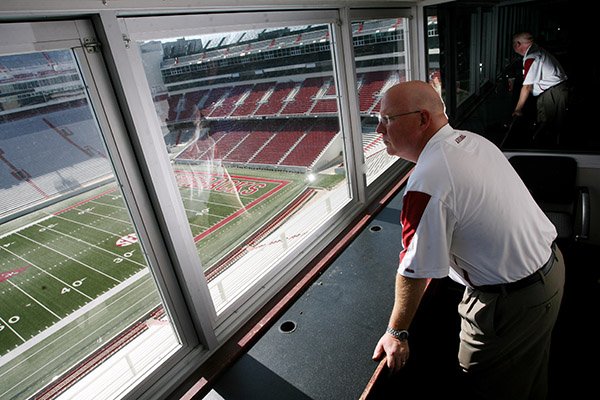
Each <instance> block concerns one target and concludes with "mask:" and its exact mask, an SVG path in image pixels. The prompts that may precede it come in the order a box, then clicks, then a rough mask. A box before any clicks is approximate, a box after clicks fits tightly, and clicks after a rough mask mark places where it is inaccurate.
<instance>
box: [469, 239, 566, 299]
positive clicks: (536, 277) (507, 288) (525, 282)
mask: <svg viewBox="0 0 600 400" xmlns="http://www.w3.org/2000/svg"><path fill="white" fill-rule="evenodd" d="M555 246H556V244H554V243H553V244H552V252H551V253H550V259H549V260H548V261H547V262H546V264H544V265H543V266H542V267H541V268H540V269H538V270H537V271H535V272H534V273H533V274H531V275H529V276H526V277H525V278H521V279H519V280H518V281H515V282H509V283H499V284H497V285H483V286H476V287H475V289H476V290H479V291H481V292H485V293H508V292H514V291H515V290H519V289H523V288H525V287H527V286H530V285H533V284H534V283H537V282H539V281H541V280H542V276H545V275H548V272H550V270H551V269H552V266H553V265H554V262H555V261H556V260H557V258H556V255H555V254H554V251H555Z"/></svg>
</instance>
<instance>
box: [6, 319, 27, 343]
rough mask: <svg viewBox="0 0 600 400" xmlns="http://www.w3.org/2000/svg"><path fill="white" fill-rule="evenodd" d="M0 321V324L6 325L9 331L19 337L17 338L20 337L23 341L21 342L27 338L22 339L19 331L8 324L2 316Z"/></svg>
mask: <svg viewBox="0 0 600 400" xmlns="http://www.w3.org/2000/svg"><path fill="white" fill-rule="evenodd" d="M0 322H2V325H4V326H5V327H7V328H8V329H10V330H11V331H13V333H14V334H15V335H17V336H18V337H19V339H21V340H22V341H23V343H25V342H26V341H27V340H25V339H23V336H21V335H19V333H18V332H17V331H15V330H14V329H13V328H12V326H10V324H9V323H7V322H6V321H5V320H3V319H2V317H0Z"/></svg>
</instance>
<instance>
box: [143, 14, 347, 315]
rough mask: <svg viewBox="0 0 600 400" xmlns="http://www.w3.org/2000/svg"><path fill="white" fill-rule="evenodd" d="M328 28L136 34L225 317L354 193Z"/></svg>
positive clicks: (188, 209)
mask: <svg viewBox="0 0 600 400" xmlns="http://www.w3.org/2000/svg"><path fill="white" fill-rule="evenodd" d="M330 37H331V34H330V30H329V27H328V26H327V25H308V26H288V27H281V28H269V29H260V30H248V31H239V32H225V33H221V34H210V35H199V36H196V37H187V38H183V37H176V38H163V39H161V40H156V41H149V42H140V43H139V46H140V50H141V56H142V59H143V62H144V68H145V71H146V75H147V77H148V81H149V83H150V87H151V91H152V94H153V96H154V102H155V105H156V111H157V115H158V116H159V121H160V124H161V128H162V133H163V135H164V143H165V147H166V149H167V151H168V154H169V157H170V160H171V164H172V168H173V172H174V174H175V176H176V179H177V182H178V185H179V188H180V191H181V197H182V200H183V206H184V207H185V210H186V212H187V216H188V221H189V224H190V227H191V229H192V232H193V235H194V241H195V242H196V246H197V249H198V253H199V256H200V259H201V262H202V268H203V271H204V273H205V276H206V277H207V280H208V281H209V288H210V291H211V295H212V298H213V301H214V304H215V308H216V310H217V313H221V312H223V311H224V310H225V309H227V307H228V306H229V305H230V304H231V303H232V302H233V301H234V300H235V299H237V298H239V296H241V295H242V294H243V293H245V292H246V291H247V290H248V289H250V288H251V287H252V286H253V285H254V284H255V283H257V282H258V281H259V280H260V279H261V278H262V277H264V276H265V275H266V274H268V273H270V272H272V271H274V270H277V269H280V268H284V267H285V265H281V263H280V262H279V261H280V260H282V258H283V257H285V256H287V255H289V254H290V253H291V252H298V251H299V249H300V248H302V246H304V245H305V244H306V243H307V242H308V241H312V240H314V239H311V237H312V236H313V234H314V232H315V231H316V230H317V229H318V228H319V227H322V226H323V225H324V224H326V223H327V220H328V219H329V218H330V217H331V216H333V215H334V213H335V212H336V211H337V210H338V209H339V208H340V207H342V206H343V205H344V204H346V203H347V202H348V201H349V200H350V194H349V187H348V180H347V178H346V169H345V165H346V163H345V162H344V148H343V137H342V132H341V131H340V123H339V112H338V109H339V108H338V99H337V90H336V81H335V79H334V69H333V60H332V51H331V41H330Z"/></svg>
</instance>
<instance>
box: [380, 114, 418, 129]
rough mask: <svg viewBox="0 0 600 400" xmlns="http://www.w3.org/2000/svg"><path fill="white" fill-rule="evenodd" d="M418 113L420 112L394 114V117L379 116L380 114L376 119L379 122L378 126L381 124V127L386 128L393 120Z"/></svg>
mask: <svg viewBox="0 0 600 400" xmlns="http://www.w3.org/2000/svg"><path fill="white" fill-rule="evenodd" d="M420 112H421V110H416V111H409V112H405V113H402V114H396V115H381V114H379V116H378V117H377V119H378V120H379V123H380V124H383V125H386V126H387V125H389V124H390V122H392V121H393V120H394V119H395V118H400V117H403V116H405V115H410V114H416V113H420Z"/></svg>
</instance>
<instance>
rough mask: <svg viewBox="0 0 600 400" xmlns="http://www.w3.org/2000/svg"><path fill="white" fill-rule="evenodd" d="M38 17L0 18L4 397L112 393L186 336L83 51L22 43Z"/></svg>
mask: <svg viewBox="0 0 600 400" xmlns="http://www.w3.org/2000/svg"><path fill="white" fill-rule="evenodd" d="M36 26H39V27H46V26H48V25H47V24H45V25H44V24H40V25H33V26H32V25H28V24H23V25H11V26H1V25H0V35H2V36H4V38H14V41H15V43H16V44H13V45H11V46H6V47H2V46H0V65H1V66H2V70H1V72H0V74H1V75H0V88H1V89H0V90H1V92H2V97H0V357H1V364H0V380H1V381H2V386H1V388H0V397H1V398H24V397H27V398H29V397H32V396H43V395H49V394H50V393H52V394H59V393H62V394H64V395H65V396H76V397H80V398H92V397H94V398H111V397H116V396H118V395H119V394H120V393H122V392H123V391H125V390H127V389H128V388H130V387H131V385H132V384H133V383H134V382H136V381H138V380H139V379H140V377H141V376H144V375H145V374H147V373H148V371H150V370H152V369H153V368H155V367H156V365H157V363H158V362H160V361H161V360H162V359H163V358H164V357H166V356H168V355H170V354H172V353H173V352H174V351H175V350H177V349H178V348H179V347H180V342H179V339H178V337H177V335H175V332H174V330H173V327H172V326H171V322H170V318H169V315H168V313H167V311H166V310H165V308H164V307H163V303H162V299H161V296H160V295H159V291H158V290H157V286H156V284H155V281H154V279H153V277H152V274H151V273H150V270H149V268H148V263H147V260H146V258H145V256H144V254H145V252H144V250H143V249H142V246H141V245H140V241H139V237H138V231H137V229H136V227H135V225H134V224H133V222H132V219H131V216H130V210H129V207H128V203H127V201H126V200H125V198H124V196H123V193H122V191H121V185H120V183H119V181H118V180H117V178H116V176H115V172H114V169H113V167H114V162H117V163H118V162H119V161H116V160H115V159H113V155H112V154H111V152H110V151H109V150H108V147H107V141H111V140H112V139H111V138H110V135H111V134H110V133H107V132H108V130H109V129H108V127H107V125H106V123H105V121H104V120H103V119H102V117H99V116H98V114H100V115H102V113H103V111H102V107H101V105H100V104H98V103H96V102H95V101H93V100H92V97H93V93H92V92H93V91H95V88H94V81H92V80H91V79H90V76H89V75H87V76H84V75H85V73H84V72H82V71H90V69H89V68H90V67H89V65H88V60H87V57H86V56H85V54H86V52H84V51H83V49H82V47H81V45H79V44H78V42H79V38H77V37H74V39H75V41H73V40H72V41H68V43H64V42H55V43H53V42H51V41H50V40H51V38H49V37H47V36H46V37H45V40H46V42H45V43H44V44H43V45H39V47H41V48H43V47H48V50H40V51H31V50H27V51H18V49H19V46H18V44H19V43H18V42H19V39H20V35H19V34H20V33H23V32H29V31H30V30H31V31H35V29H36ZM52 26H53V27H54V28H55V29H56V30H58V31H60V32H61V33H63V34H65V35H67V34H75V32H73V31H74V29H70V28H72V27H73V26H74V24H73V23H53V24H52ZM41 31H44V30H43V29H42V30H41ZM22 36H27V35H22ZM27 45H29V43H27ZM9 47H10V51H9V49H8V48H9ZM23 48H24V49H25V48H29V49H30V48H31V46H23ZM88 57H96V58H97V57H98V55H96V56H94V55H92V54H90V55H88ZM95 78H96V79H99V80H100V81H101V80H102V77H98V76H96V77H95ZM94 96H95V95H94ZM99 109H100V112H98V110H99ZM94 368H95V371H94V374H88V373H89V372H90V371H91V370H92V369H94ZM75 394H76V395H75Z"/></svg>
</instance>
